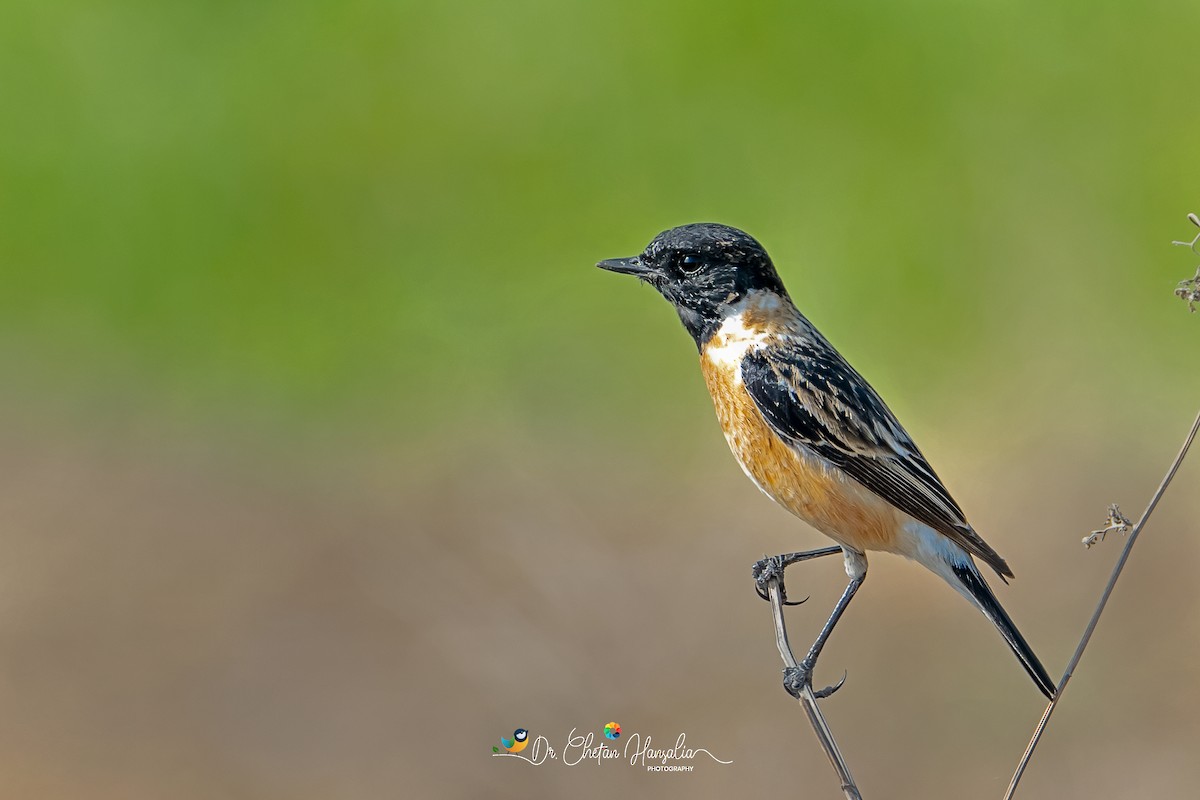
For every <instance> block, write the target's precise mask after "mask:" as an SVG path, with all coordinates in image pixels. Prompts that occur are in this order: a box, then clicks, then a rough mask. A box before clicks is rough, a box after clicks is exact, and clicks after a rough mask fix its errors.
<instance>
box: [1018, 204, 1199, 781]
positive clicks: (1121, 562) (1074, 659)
mask: <svg viewBox="0 0 1200 800" xmlns="http://www.w3.org/2000/svg"><path fill="white" fill-rule="evenodd" d="M1191 216H1195V215H1191ZM1197 430H1200V414H1197V415H1196V421H1195V422H1193V423H1192V429H1191V431H1190V432H1189V433H1188V435H1187V438H1186V439H1185V440H1184V442H1183V447H1181V448H1179V454H1178V455H1177V456H1175V461H1174V462H1172V464H1171V468H1170V469H1169V470H1167V474H1166V475H1165V476H1164V477H1163V479H1162V483H1160V484H1159V485H1158V490H1157V491H1155V493H1154V496H1153V497H1152V498H1150V505H1148V506H1146V511H1145V512H1144V513H1143V514H1142V517H1141V519H1139V520H1138V521H1137V524H1136V525H1134V526H1133V530H1131V531H1130V533H1129V538H1128V539H1126V540H1125V547H1124V548H1123V549H1122V550H1121V557H1120V558H1118V559H1117V563H1116V565H1115V566H1114V567H1113V571H1112V575H1111V576H1110V577H1109V579H1108V583H1107V584H1106V585H1105V587H1104V593H1103V594H1101V595H1100V602H1099V603H1098V604H1097V605H1096V610H1095V611H1093V612H1092V618H1091V619H1090V620H1088V624H1087V628H1086V629H1085V630H1084V631H1083V638H1081V639H1080V640H1079V646H1078V647H1076V648H1075V654H1074V655H1072V656H1071V661H1070V663H1068V664H1067V669H1066V671H1065V672H1063V676H1062V678H1061V679H1060V680H1059V682H1058V690H1057V691H1056V692H1055V693H1054V699H1053V700H1051V701H1050V703H1049V705H1047V706H1046V710H1045V711H1044V712H1042V718H1041V719H1040V720H1039V721H1038V724H1037V727H1036V728H1034V731H1033V738H1032V739H1030V740H1029V744H1028V746H1026V748H1025V753H1024V755H1022V756H1021V762H1020V763H1019V764H1017V770H1016V772H1014V773H1013V776H1012V781H1010V782H1009V784H1008V791H1007V792H1005V794H1004V800H1011V799H1012V796H1013V794H1015V793H1016V791H1017V784H1018V783H1020V782H1021V776H1022V775H1024V774H1025V768H1026V767H1027V766H1029V759H1031V758H1032V757H1033V751H1034V749H1036V748H1037V745H1038V741H1039V740H1040V739H1041V738H1042V734H1043V733H1045V732H1046V724H1047V723H1048V722H1049V721H1050V715H1051V714H1053V713H1054V709H1055V708H1057V707H1058V703H1059V701H1060V700H1062V696H1063V691H1064V690H1065V689H1066V688H1067V683H1068V682H1069V681H1070V680H1071V676H1072V675H1073V674H1074V673H1075V667H1077V666H1078V665H1079V659H1081V658H1083V651H1084V649H1086V648H1087V646H1088V642H1089V641H1091V638H1092V633H1093V632H1094V631H1095V630H1096V624H1097V623H1098V622H1099V621H1100V615H1101V614H1102V613H1104V607H1105V606H1106V605H1107V604H1108V598H1109V596H1110V595H1111V594H1112V591H1113V587H1114V586H1116V585H1117V578H1119V577H1121V571H1122V570H1123V569H1125V562H1126V561H1128V560H1129V553H1130V551H1131V550H1133V544H1134V542H1136V541H1137V537H1138V534H1139V533H1141V532H1142V528H1144V527H1146V522H1147V520H1149V519H1150V515H1151V514H1152V513H1154V508H1155V507H1156V506H1157V505H1158V501H1159V500H1160V499H1161V498H1162V496H1163V493H1164V492H1166V491H1167V487H1168V486H1169V485H1170V484H1171V480H1172V479H1173V478H1174V477H1175V473H1176V472H1178V471H1179V465H1180V464H1182V463H1183V459H1184V456H1186V455H1187V452H1188V448H1189V447H1191V446H1192V441H1193V440H1194V439H1195V438H1196V431H1197ZM1112 508H1113V509H1115V508H1116V506H1113V507H1112ZM1118 513H1119V512H1118ZM1122 519H1124V517H1122ZM1110 520H1111V517H1110ZM1126 521H1128V520H1126ZM1085 541H1086V540H1085Z"/></svg>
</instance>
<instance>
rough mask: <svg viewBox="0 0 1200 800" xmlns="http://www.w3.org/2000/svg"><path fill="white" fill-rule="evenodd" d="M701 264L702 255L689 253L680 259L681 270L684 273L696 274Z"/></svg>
mask: <svg viewBox="0 0 1200 800" xmlns="http://www.w3.org/2000/svg"><path fill="white" fill-rule="evenodd" d="M701 266H703V265H702V263H701V261H700V256H695V255H688V256H683V257H682V258H680V259H679V271H680V272H682V273H683V274H684V275H695V274H696V273H697V272H699V271H700V267H701Z"/></svg>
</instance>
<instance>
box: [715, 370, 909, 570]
mask: <svg viewBox="0 0 1200 800" xmlns="http://www.w3.org/2000/svg"><path fill="white" fill-rule="evenodd" d="M706 352H707V350H706ZM700 367H701V369H702V370H703V372H704V381H705V383H707V384H708V391H709V393H710V394H712V398H713V404H714V405H715V406H716V409H717V419H718V420H719V421H720V423H721V429H722V430H723V431H724V432H725V439H726V441H728V442H729V448H730V449H731V450H732V451H733V454H734V456H736V457H737V460H738V461H739V462H740V463H741V465H742V469H743V470H745V471H746V474H747V475H749V476H750V477H751V478H752V479H753V480H754V482H755V483H756V484H758V487H759V488H760V489H762V490H763V491H764V492H765V493H766V494H767V495H769V496H770V497H771V499H773V500H774V501H775V502H777V503H779V505H781V506H783V507H784V508H786V509H787V510H788V511H790V512H792V513H793V514H795V515H796V516H797V517H799V518H800V519H802V520H804V521H805V522H807V523H808V524H809V525H812V526H813V527H814V528H816V529H817V530H819V531H821V532H822V533H824V534H825V535H826V536H828V537H830V538H831V539H833V540H834V541H836V542H837V543H838V544H843V545H847V546H849V547H851V548H853V549H855V550H894V549H895V547H896V546H897V545H898V544H899V542H898V541H897V533H898V532H899V529H900V525H901V524H902V523H903V521H904V520H905V519H906V516H905V515H904V514H903V513H902V512H900V511H898V510H897V509H896V508H895V507H893V506H892V505H891V504H890V503H888V502H886V501H885V500H883V499H882V498H880V497H879V496H878V495H876V494H874V493H873V492H871V491H870V490H868V489H866V488H864V487H863V486H861V485H860V484H859V483H857V482H856V481H855V480H854V479H853V478H850V477H849V476H847V475H845V474H844V473H842V472H841V471H840V470H838V469H837V468H835V467H832V466H830V465H829V464H827V463H825V462H823V461H822V460H821V459H819V458H817V457H815V456H807V455H804V454H802V453H801V452H800V451H798V450H797V449H794V448H792V447H791V446H789V445H788V444H787V443H785V442H784V441H783V440H782V439H780V438H779V437H778V436H776V435H775V433H774V431H772V430H771V428H770V426H768V424H767V421H766V419H764V418H763V415H762V413H761V412H759V410H758V407H757V406H755V405H754V400H753V399H752V398H751V397H750V395H749V394H748V393H747V392H746V389H745V387H744V386H743V385H742V381H741V378H740V375H739V374H738V371H737V368H736V366H734V364H733V363H732V362H730V361H729V360H726V359H714V358H709V357H707V356H706V355H703V354H702V355H701V357H700Z"/></svg>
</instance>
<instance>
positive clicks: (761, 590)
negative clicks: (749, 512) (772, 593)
mask: <svg viewBox="0 0 1200 800" xmlns="http://www.w3.org/2000/svg"><path fill="white" fill-rule="evenodd" d="M840 552H842V548H840V547H838V546H837V545H834V546H833V547H821V548H819V549H817V550H805V551H804V552H802V553H784V554H783V555H781V556H768V557H767V558H764V559H762V560H761V561H756V562H755V563H754V566H753V567H751V568H750V574H751V575H752V576H753V577H754V591H755V592H757V593H758V596H759V597H761V598H762V599H763V600H767V601H769V600H770V598H769V597H767V584H768V583H769V582H771V581H772V580H778V581H779V594H780V596H781V597H782V598H783V604H784V605H785V606H798V605H800V604H801V603H803V602H804V600H797V601H796V602H794V603H789V602H788V599H787V591H785V590H784V588H783V571H784V570H785V569H787V567H788V565H790V564H795V563H796V562H798V561H808V560H809V559H810V558H820V557H821V556H831V555H833V554H835V553H840ZM807 599H808V598H807V597H806V598H805V600H807Z"/></svg>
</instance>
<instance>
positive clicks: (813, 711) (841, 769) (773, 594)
mask: <svg viewBox="0 0 1200 800" xmlns="http://www.w3.org/2000/svg"><path fill="white" fill-rule="evenodd" d="M781 574H782V573H781ZM766 588H767V599H768V600H770V601H771V615H772V616H773V617H774V620H775V644H776V645H778V646H779V655H780V657H781V658H782V659H783V663H784V665H785V666H787V667H789V668H791V669H795V668H796V667H798V666H799V664H798V663H797V661H796V656H795V654H794V653H792V646H791V644H789V643H788V635H787V627H786V626H785V625H784V623H783V592H782V590H781V589H780V577H779V576H773V577H771V578H769V579H768V580H767V581H766ZM800 704H801V705H803V706H804V711H805V713H806V714H808V721H809V723H811V724H812V727H813V732H814V733H816V734H817V741H819V742H820V743H821V748H822V749H823V750H824V751H825V755H827V756H829V763H830V764H832V765H833V769H834V772H836V773H837V775H838V780H840V781H841V783H842V793H843V794H844V795H846V798H847V800H862V795H861V794H859V791H858V786H856V785H855V783H854V778H853V777H851V776H850V767H849V766H847V765H846V759H845V758H844V757H843V756H842V751H841V750H839V749H838V746H837V742H836V741H834V739H833V733H832V732H831V731H830V730H829V725H828V723H826V722H825V717H824V715H822V714H821V709H820V708H818V707H817V698H816V696H815V695H813V690H812V687H811V686H809V685H807V684H806V685H805V686H804V687H803V688H802V689H801V690H800Z"/></svg>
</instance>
